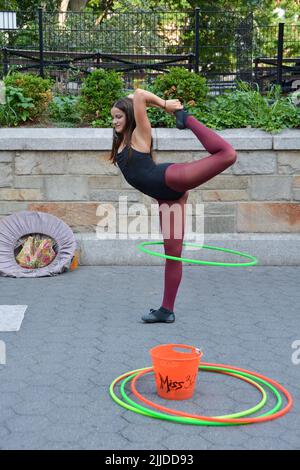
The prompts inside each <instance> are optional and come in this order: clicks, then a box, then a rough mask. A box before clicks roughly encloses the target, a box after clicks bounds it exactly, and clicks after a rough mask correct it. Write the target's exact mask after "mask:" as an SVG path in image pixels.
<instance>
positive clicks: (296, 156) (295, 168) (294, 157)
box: [276, 151, 300, 175]
mask: <svg viewBox="0 0 300 470" xmlns="http://www.w3.org/2000/svg"><path fill="white" fill-rule="evenodd" d="M276 153H277V154H278V174H282V175H293V174H295V173H298V174H300V151H297V152H292V151H290V152H279V151H278V152H276Z"/></svg>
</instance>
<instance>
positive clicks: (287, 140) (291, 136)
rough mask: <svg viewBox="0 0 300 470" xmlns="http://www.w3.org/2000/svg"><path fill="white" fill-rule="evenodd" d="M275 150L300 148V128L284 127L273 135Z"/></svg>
mask: <svg viewBox="0 0 300 470" xmlns="http://www.w3.org/2000/svg"><path fill="white" fill-rule="evenodd" d="M273 148H274V150H300V139H299V129H283V130H282V131H281V132H280V133H278V134H275V135H274V136H273Z"/></svg>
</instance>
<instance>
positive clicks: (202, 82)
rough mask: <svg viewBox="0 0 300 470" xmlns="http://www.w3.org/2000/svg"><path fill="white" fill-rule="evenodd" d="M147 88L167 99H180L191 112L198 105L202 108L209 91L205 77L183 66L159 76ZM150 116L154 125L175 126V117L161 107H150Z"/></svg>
mask: <svg viewBox="0 0 300 470" xmlns="http://www.w3.org/2000/svg"><path fill="white" fill-rule="evenodd" d="M145 88H146V89H147V90H148V91H150V92H152V93H154V94H155V95H157V96H160V97H161V98H163V99H165V100H172V99H179V100H180V101H181V103H182V104H183V106H184V107H185V109H186V110H187V111H189V112H192V110H193V108H194V107H197V106H198V107H199V109H201V107H202V106H203V102H204V100H205V98H206V95H207V92H208V87H207V85H206V79H205V78H204V77H201V76H200V75H197V74H195V73H192V72H189V71H188V70H186V69H183V68H181V67H174V68H172V69H171V71H170V72H168V73H165V74H163V75H159V76H157V77H156V78H155V80H154V81H153V82H152V83H151V84H149V85H147V86H146V87H145ZM148 117H149V120H150V122H151V125H152V126H153V127H174V126H175V117H174V116H172V115H171V114H168V113H166V112H165V111H164V110H162V109H160V108H148Z"/></svg>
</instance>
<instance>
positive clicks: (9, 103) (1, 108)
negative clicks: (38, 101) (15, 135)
mask: <svg viewBox="0 0 300 470" xmlns="http://www.w3.org/2000/svg"><path fill="white" fill-rule="evenodd" d="M33 108H34V105H33V100H32V98H26V97H25V96H24V95H23V90H22V89H21V88H17V87H13V86H7V87H6V90H5V103H4V104H0V124H1V125H2V126H17V125H18V124H19V123H20V122H25V121H27V120H28V119H29V116H30V111H31V110H32V109H33Z"/></svg>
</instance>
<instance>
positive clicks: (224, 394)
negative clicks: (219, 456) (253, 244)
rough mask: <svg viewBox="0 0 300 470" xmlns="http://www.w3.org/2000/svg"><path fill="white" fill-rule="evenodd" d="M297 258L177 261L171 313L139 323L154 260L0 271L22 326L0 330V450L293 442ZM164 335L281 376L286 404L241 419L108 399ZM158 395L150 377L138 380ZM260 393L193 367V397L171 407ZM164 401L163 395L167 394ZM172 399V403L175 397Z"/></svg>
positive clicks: (238, 402) (154, 284)
mask: <svg viewBox="0 0 300 470" xmlns="http://www.w3.org/2000/svg"><path fill="white" fill-rule="evenodd" d="M299 277H300V267H261V266H255V267H250V268H249V267H248V268H242V269H241V268H218V267H200V266H199V267H198V266H187V265H185V266H184V273H183V280H182V284H181V286H180V291H179V294H178V298H177V303H176V310H175V313H176V322H175V323H174V324H171V325H162V324H155V325H145V324H142V323H141V322H140V315H141V314H142V313H144V312H145V311H148V310H149V308H151V307H153V308H157V307H158V306H159V305H160V302H161V295H162V287H161V283H162V279H163V271H162V267H160V266H154V267H142V266H139V267H101V266H99V267H88V266H82V267H80V268H79V269H78V270H76V271H74V272H72V273H67V274H63V275H60V276H57V277H53V278H39V279H11V278H0V303H1V304H26V305H28V309H27V311H26V313H25V318H24V321H23V323H22V326H21V329H20V331H18V332H15V333H12V332H10V333H9V332H7V333H0V339H1V340H3V341H5V343H6V348H7V363H6V365H2V366H0V394H1V395H0V396H1V401H0V448H1V449H109V450H111V449H147V450H161V449H162V450H164V449H169V450H174V449H180V450H193V449H299V448H300V420H299V412H300V405H299V392H300V380H299V378H300V365H294V364H293V362H292V354H293V352H295V351H294V350H293V349H292V343H293V342H294V341H295V340H300V317H299V305H300V291H299ZM161 343H185V344H190V345H195V346H202V347H203V349H204V357H203V360H204V361H206V362H220V363H225V364H232V365H235V366H239V367H244V368H247V369H250V370H253V371H257V372H260V373H262V374H265V375H267V376H269V377H271V378H273V379H274V380H277V381H279V382H280V383H281V384H282V385H284V386H285V387H287V389H288V390H289V391H290V392H291V393H292V395H293V397H294V400H295V405H294V407H293V409H292V411H291V412H290V413H289V414H288V415H286V416H284V417H282V418H280V419H278V420H275V421H271V422H269V423H263V424H252V425H248V426H240V427H222V428H220V427H198V426H191V425H181V424H174V423H168V422H164V421H158V420H152V419H150V418H146V417H144V416H141V415H138V414H134V413H132V412H130V411H127V410H125V409H123V408H121V407H119V406H118V405H117V404H116V403H114V402H113V401H112V400H111V398H110V396H109V393H108V387H109V384H110V383H111V382H112V380H113V379H114V378H115V377H117V376H119V375H120V374H122V373H123V372H126V371H129V370H132V369H135V368H140V367H145V366H148V365H151V363H150V356H149V349H150V348H151V347H153V346H155V345H157V344H161ZM141 390H143V391H144V392H145V393H146V394H148V396H149V397H151V396H153V397H154V399H157V397H156V393H155V388H154V382H153V378H151V377H150V376H149V377H148V378H145V380H144V381H143V383H141ZM258 399H259V394H258V392H257V391H256V390H255V389H253V388H252V387H250V386H249V385H248V384H246V383H243V382H240V381H237V380H234V379H233V378H231V377H225V376H221V375H219V374H209V373H200V375H199V378H198V383H197V390H196V393H195V396H194V398H193V400H189V401H186V402H180V403H178V402H177V404H176V406H177V407H178V408H180V409H184V410H187V411H191V412H203V413H206V414H209V413H212V414H215V415H216V414H223V413H225V412H235V411H238V410H241V409H245V408H247V407H249V406H252V405H254V404H255V403H256V402H257V401H258ZM168 404H169V402H168ZM170 405H174V406H175V402H171V403H170Z"/></svg>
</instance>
